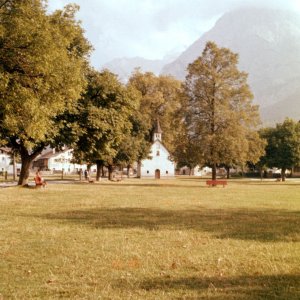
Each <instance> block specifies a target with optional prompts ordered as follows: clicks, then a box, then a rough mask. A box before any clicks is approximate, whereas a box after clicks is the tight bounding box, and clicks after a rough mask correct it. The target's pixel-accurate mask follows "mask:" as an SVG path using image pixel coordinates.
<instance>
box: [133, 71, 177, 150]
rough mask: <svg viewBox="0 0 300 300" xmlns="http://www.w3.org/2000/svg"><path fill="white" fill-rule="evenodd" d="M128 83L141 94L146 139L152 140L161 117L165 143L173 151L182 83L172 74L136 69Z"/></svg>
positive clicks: (141, 109)
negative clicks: (165, 74) (146, 131)
mask: <svg viewBox="0 0 300 300" xmlns="http://www.w3.org/2000/svg"><path fill="white" fill-rule="evenodd" d="M128 85H129V86H130V87H133V88H135V89H136V90H138V91H139V92H140V94H141V105H140V110H139V111H140V113H141V114H142V115H143V122H144V125H145V126H146V127H148V133H147V134H146V136H145V139H146V140H148V141H151V139H152V133H153V132H152V129H153V128H154V125H155V122H156V120H157V119H159V121H160V125H161V128H162V131H163V143H164V145H165V146H166V147H167V148H168V150H169V151H170V152H171V153H173V152H174V149H175V144H176V140H175V134H174V133H175V131H174V128H175V127H176V125H175V124H177V123H178V117H179V114H178V112H179V111H180V108H181V101H180V93H181V90H182V83H181V82H180V81H178V80H177V79H175V78H173V77H172V76H163V75H161V76H156V75H154V74H153V73H151V72H147V73H142V72H140V71H139V70H136V72H134V73H133V74H132V76H131V78H130V79H129V83H128Z"/></svg>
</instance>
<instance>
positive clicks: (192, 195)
mask: <svg viewBox="0 0 300 300" xmlns="http://www.w3.org/2000/svg"><path fill="white" fill-rule="evenodd" d="M0 230H1V234H0V299H300V182H299V181H298V182H297V181H293V182H288V181H287V183H279V182H274V181H272V182H271V181H270V182H267V181H266V182H265V181H263V182H260V181H244V180H233V181H230V182H229V185H228V186H227V187H226V188H223V187H217V188H208V187H206V186H205V181H203V180H199V179H193V178H187V179H176V180H160V181H154V180H153V181H152V180H138V179H130V180H124V181H122V182H115V183H109V182H101V183H99V184H98V183H95V184H86V183H79V182H77V183H69V184H68V183H66V182H65V183H64V184H54V183H52V184H49V185H48V187H47V188H46V189H30V188H27V189H25V188H18V187H11V188H0Z"/></svg>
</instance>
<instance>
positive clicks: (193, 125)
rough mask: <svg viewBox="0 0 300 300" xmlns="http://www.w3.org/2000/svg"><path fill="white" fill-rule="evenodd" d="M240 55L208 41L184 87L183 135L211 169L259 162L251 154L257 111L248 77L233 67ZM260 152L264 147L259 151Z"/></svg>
mask: <svg viewBox="0 0 300 300" xmlns="http://www.w3.org/2000/svg"><path fill="white" fill-rule="evenodd" d="M237 64H238V55H237V54H234V53H232V52H231V51H230V50H229V49H226V48H218V47H217V45H216V44H215V43H213V42H208V43H207V44H206V47H205V49H204V51H203V53H202V56H200V57H199V58H198V59H196V60H195V61H194V62H193V63H192V64H190V65H189V66H188V75H187V77H186V80H185V84H184V95H185V99H186V102H185V103H186V109H185V112H186V116H185V121H186V126H187V133H188V135H189V136H190V139H191V140H192V141H193V144H194V145H195V147H197V149H198V151H200V152H201V154H202V156H201V157H202V159H203V160H204V161H205V162H206V163H208V164H209V165H210V166H211V167H212V179H216V169H217V166H218V165H220V164H226V165H232V164H236V163H244V162H246V161H247V160H248V159H252V160H258V159H259V157H260V156H261V155H262V154H263V153H261V151H256V155H254V153H251V151H250V149H251V147H253V143H252V140H253V139H254V138H255V139H257V141H259V138H258V136H255V133H254V132H255V128H256V126H257V125H258V124H259V114H258V107H257V106H255V105H253V104H252V98H253V96H252V93H251V91H250V89H249V86H248V84H247V74H246V73H244V72H240V71H239V70H238V68H237ZM260 148H261V149H263V147H260Z"/></svg>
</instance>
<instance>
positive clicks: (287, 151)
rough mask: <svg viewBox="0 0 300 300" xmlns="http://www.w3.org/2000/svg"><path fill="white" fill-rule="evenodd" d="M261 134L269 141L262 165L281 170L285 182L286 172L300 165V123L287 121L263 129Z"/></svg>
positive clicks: (261, 161)
mask: <svg viewBox="0 0 300 300" xmlns="http://www.w3.org/2000/svg"><path fill="white" fill-rule="evenodd" d="M260 134H261V136H262V138H264V139H266V141H267V146H266V153H265V155H264V156H263V157H262V158H261V160H260V163H261V164H266V165H267V166H268V167H269V168H273V167H276V168H279V169H281V178H282V180H283V181H284V180H285V172H286V170H287V169H292V168H293V167H295V166H297V165H299V164H300V123H299V122H295V121H293V120H291V119H286V120H285V121H284V122H283V123H278V124H276V126H275V127H268V128H264V129H262V130H261V131H260Z"/></svg>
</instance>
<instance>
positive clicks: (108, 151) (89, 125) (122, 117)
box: [74, 69, 139, 179]
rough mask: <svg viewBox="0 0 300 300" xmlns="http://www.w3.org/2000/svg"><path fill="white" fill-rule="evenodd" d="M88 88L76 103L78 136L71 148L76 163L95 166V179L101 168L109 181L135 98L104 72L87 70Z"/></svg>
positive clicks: (136, 97) (128, 129) (110, 74)
mask: <svg viewBox="0 0 300 300" xmlns="http://www.w3.org/2000/svg"><path fill="white" fill-rule="evenodd" d="M87 80H88V86H87V89H86V92H85V93H84V94H83V96H82V98H81V99H80V100H79V106H78V112H77V121H76V122H75V124H76V123H77V124H78V126H79V135H78V139H77V141H76V143H75V144H74V156H75V158H76V159H77V161H84V162H87V163H90V164H93V163H96V164H97V179H99V176H100V170H101V168H102V167H103V166H104V165H105V166H106V167H108V169H109V176H110V177H111V173H112V168H113V166H114V165H115V159H116V156H117V154H118V152H119V151H120V146H121V145H122V143H123V142H124V139H125V138H126V137H127V136H130V132H131V130H132V123H131V122H130V118H131V117H133V115H134V111H135V110H136V108H137V106H138V100H139V98H138V97H139V95H137V94H136V93H135V91H134V90H131V89H128V88H126V87H125V86H124V85H122V84H121V83H120V81H119V80H118V78H117V76H116V75H115V74H113V73H111V72H109V71H108V70H103V71H102V72H98V71H96V70H92V69H91V70H90V71H89V72H88V75H87Z"/></svg>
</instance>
